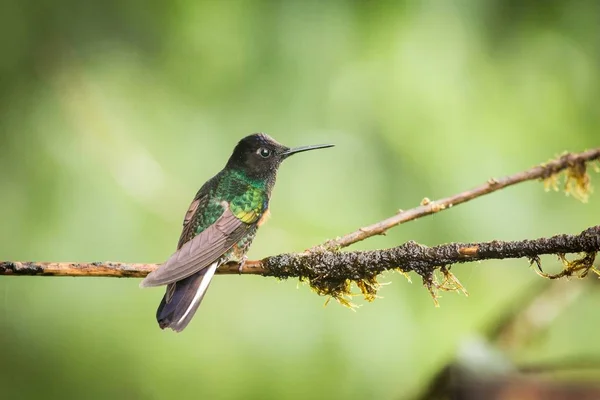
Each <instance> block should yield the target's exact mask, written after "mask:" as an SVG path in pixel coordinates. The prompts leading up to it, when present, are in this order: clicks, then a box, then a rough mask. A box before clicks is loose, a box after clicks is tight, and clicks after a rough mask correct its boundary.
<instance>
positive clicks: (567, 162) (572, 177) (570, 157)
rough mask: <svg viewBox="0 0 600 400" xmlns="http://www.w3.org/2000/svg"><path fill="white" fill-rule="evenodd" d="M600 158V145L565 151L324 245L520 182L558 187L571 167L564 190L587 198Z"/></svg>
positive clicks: (363, 236) (332, 246)
mask: <svg viewBox="0 0 600 400" xmlns="http://www.w3.org/2000/svg"><path fill="white" fill-rule="evenodd" d="M598 159H600V148H597V149H592V150H587V151H584V152H581V153H565V154H563V155H562V156H561V157H559V158H557V159H555V160H552V161H549V162H547V163H544V164H541V165H537V166H535V167H533V168H530V169H528V170H526V171H522V172H519V173H516V174H514V175H509V176H505V177H504V178H500V179H494V178H492V179H489V180H488V181H487V182H486V183H484V184H483V185H480V186H477V187H476V188H474V189H471V190H467V191H465V192H462V193H458V194H455V195H454V196H450V197H445V198H443V199H440V200H436V201H430V200H429V199H427V198H425V199H423V201H422V203H421V205H420V206H419V207H415V208H411V209H410V210H406V211H402V210H400V211H399V212H398V214H396V215H394V216H392V217H389V218H388V219H385V220H383V221H380V222H377V223H375V224H373V225H369V226H365V227H363V228H360V229H358V230H357V231H354V232H351V233H348V234H347V235H344V236H342V237H340V238H337V239H335V240H329V241H327V242H325V243H324V244H322V245H321V246H317V247H322V248H325V249H328V250H334V249H340V248H343V247H347V246H350V245H351V244H354V243H356V242H360V241H361V240H364V239H366V238H368V237H371V236H375V235H382V234H385V232H386V231H387V230H389V229H390V228H393V227H394V226H396V225H400V224H402V223H404V222H408V221H412V220H413V219H417V218H421V217H424V216H426V215H431V214H435V213H437V212H440V211H442V210H445V209H447V208H450V207H454V206H457V205H459V204H462V203H465V202H467V201H469V200H473V199H474V198H476V197H480V196H483V195H486V194H488V193H492V192H495V191H496V190H500V189H503V188H505V187H507V186H512V185H516V184H517V183H521V182H525V181H529V180H534V179H542V180H545V181H546V188H550V187H552V188H553V189H555V190H558V186H557V185H556V183H557V181H556V178H557V176H558V174H559V173H560V172H562V171H564V170H568V173H567V179H566V181H565V191H566V192H567V193H568V194H572V195H573V196H574V197H576V198H579V199H581V200H582V201H584V202H585V201H587V196H588V192H589V184H590V183H589V177H588V175H587V174H586V163H587V162H590V161H596V160H598Z"/></svg>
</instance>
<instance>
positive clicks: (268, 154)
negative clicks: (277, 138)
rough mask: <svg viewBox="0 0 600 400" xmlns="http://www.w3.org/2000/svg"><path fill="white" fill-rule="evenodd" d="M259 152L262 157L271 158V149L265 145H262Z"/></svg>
mask: <svg viewBox="0 0 600 400" xmlns="http://www.w3.org/2000/svg"><path fill="white" fill-rule="evenodd" d="M257 153H258V154H259V155H260V156H261V157H262V158H269V157H271V150H269V149H267V148H265V147H261V148H260V149H258V151H257Z"/></svg>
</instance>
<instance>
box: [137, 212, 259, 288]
mask: <svg viewBox="0 0 600 400" xmlns="http://www.w3.org/2000/svg"><path fill="white" fill-rule="evenodd" d="M192 206H193V203H192ZM196 207H197V206H196ZM187 225H188V226H189V223H188V224H187ZM251 227H252V225H251V224H248V223H246V222H244V221H243V220H242V219H241V218H240V217H239V216H236V215H234V214H233V213H232V212H231V210H230V208H229V205H228V204H227V205H226V206H225V211H224V212H223V214H222V215H221V216H220V217H219V219H217V220H216V221H215V223H213V224H212V225H210V226H209V227H208V228H206V229H205V230H203V231H202V232H200V233H199V234H198V235H196V236H195V237H194V238H193V239H191V240H188V241H187V242H185V243H183V245H182V246H181V247H180V248H179V250H177V251H176V252H175V253H174V254H173V255H172V256H171V257H170V258H169V259H168V260H167V261H166V262H165V263H164V264H162V265H161V266H160V267H159V268H158V269H157V270H156V271H154V272H152V273H150V274H149V275H148V276H147V277H146V278H145V279H144V280H143V281H142V282H141V283H140V286H141V287H148V286H160V285H167V284H169V283H173V282H176V281H179V280H181V279H184V278H187V277H188V276H190V275H192V274H194V273H196V272H198V271H200V270H202V269H203V268H206V267H208V266H209V265H211V264H212V263H213V262H215V261H217V260H218V259H219V258H220V257H221V256H222V255H223V254H224V253H225V252H226V251H227V250H229V249H231V248H232V247H233V245H234V244H236V243H238V242H239V241H240V240H241V239H242V238H243V237H244V234H246V233H247V232H248V230H249V229H251ZM186 228H187V226H185V227H184V231H185V229H186ZM182 236H183V235H182Z"/></svg>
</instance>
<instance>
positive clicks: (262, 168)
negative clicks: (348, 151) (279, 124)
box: [140, 133, 333, 332]
mask: <svg viewBox="0 0 600 400" xmlns="http://www.w3.org/2000/svg"><path fill="white" fill-rule="evenodd" d="M332 146H333V145H332V144H323V145H313V146H302V147H296V148H289V147H286V146H284V145H282V144H280V143H278V142H277V141H275V139H273V138H271V137H270V136H268V135H267V134H265V133H254V134H252V135H249V136H246V137H245V138H243V139H242V140H240V141H239V143H238V144H237V145H236V146H235V149H234V150H233V153H232V154H231V157H229V161H227V164H226V165H225V168H223V169H222V170H221V171H220V172H219V173H218V174H216V175H215V176H214V177H212V178H211V179H209V180H208V181H207V182H206V183H205V184H204V185H202V187H201V188H200V190H198V193H196V196H195V197H194V200H192V203H191V204H190V206H189V208H188V210H187V212H186V214H185V217H184V219H183V231H182V232H181V236H180V238H179V243H178V244H177V250H176V251H175V253H173V255H172V256H171V257H170V258H169V259H168V260H167V261H166V262H164V263H163V264H161V265H160V266H159V267H158V269H156V270H155V271H153V272H151V273H150V274H148V276H146V278H144V280H143V281H142V282H141V283H140V287H150V286H162V285H167V289H166V293H165V295H164V296H163V299H162V301H161V303H160V305H159V306H158V310H157V311H156V320H157V321H158V325H159V327H160V328H161V329H165V328H170V329H172V330H174V331H176V332H181V331H182V330H183V329H185V327H186V326H187V325H188V324H189V323H190V321H191V319H192V317H193V316H194V313H195V312H196V310H197V309H198V306H199V305H200V302H201V301H202V298H203V297H204V294H205V293H206V290H207V289H208V285H209V284H210V281H211V279H212V278H213V276H214V274H215V271H216V270H217V268H218V267H219V266H220V265H222V264H227V263H231V262H236V263H239V264H240V272H241V271H242V267H243V264H244V262H245V261H246V253H247V251H248V248H249V247H250V245H251V244H252V240H253V239H254V237H255V235H256V231H257V229H258V227H259V226H261V225H262V224H263V223H264V222H265V221H266V220H267V218H268V216H269V200H270V199H271V191H272V190H273V186H274V185H275V179H276V177H277V170H278V168H279V166H280V165H281V162H282V161H283V160H285V159H286V158H288V157H289V156H291V155H293V154H297V153H300V152H304V151H308V150H315V149H323V148H327V147H332Z"/></svg>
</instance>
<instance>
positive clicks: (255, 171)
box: [227, 133, 333, 179]
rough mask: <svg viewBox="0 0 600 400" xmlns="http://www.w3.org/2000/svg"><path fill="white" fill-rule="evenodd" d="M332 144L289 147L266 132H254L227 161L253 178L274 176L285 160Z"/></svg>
mask: <svg viewBox="0 0 600 400" xmlns="http://www.w3.org/2000/svg"><path fill="white" fill-rule="evenodd" d="M332 146H333V145H332V144H320V145H313V146H301V147H295V148H289V147H287V146H284V145H282V144H281V143H279V142H277V141H276V140H275V139H273V138H272V137H270V136H269V135H267V134H265V133H254V134H252V135H249V136H246V137H245V138H243V139H242V140H240V141H239V143H238V144H237V146H235V149H234V150H233V154H232V155H231V157H230V158H229V161H228V163H227V167H228V168H234V169H238V170H242V171H244V172H245V173H246V174H247V175H248V176H250V177H253V178H263V179H267V178H269V177H270V176H274V175H275V174H276V172H277V168H279V165H280V164H281V162H282V161H283V160H285V159H286V158H288V157H289V156H291V155H293V154H296V153H300V152H303V151H308V150H316V149H323V148H327V147H332Z"/></svg>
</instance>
